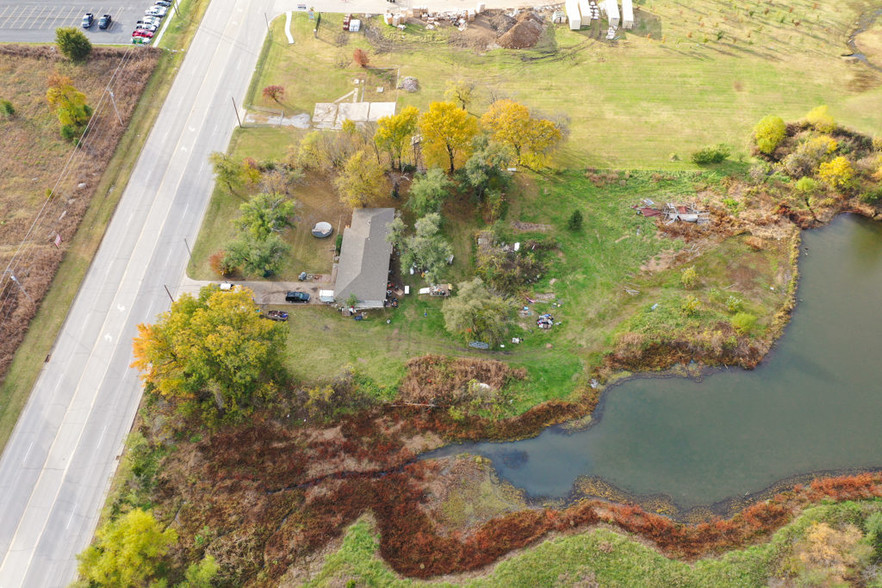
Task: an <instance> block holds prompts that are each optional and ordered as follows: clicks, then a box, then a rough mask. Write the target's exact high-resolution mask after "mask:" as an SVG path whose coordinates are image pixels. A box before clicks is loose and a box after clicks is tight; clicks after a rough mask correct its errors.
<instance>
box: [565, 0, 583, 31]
mask: <svg viewBox="0 0 882 588" xmlns="http://www.w3.org/2000/svg"><path fill="white" fill-rule="evenodd" d="M565 8H566V11H567V20H568V21H569V22H570V30H571V31H578V30H579V29H581V28H582V15H581V14H580V13H579V0H567V3H566V5H565Z"/></svg>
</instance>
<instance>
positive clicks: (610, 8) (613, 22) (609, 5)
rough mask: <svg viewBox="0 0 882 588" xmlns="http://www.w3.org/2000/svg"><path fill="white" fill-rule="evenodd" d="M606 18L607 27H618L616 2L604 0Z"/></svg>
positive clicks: (617, 4) (617, 5)
mask: <svg viewBox="0 0 882 588" xmlns="http://www.w3.org/2000/svg"><path fill="white" fill-rule="evenodd" d="M606 16H607V17H608V18H609V26H611V27H617V26H619V3H618V2H617V1H616V0H606Z"/></svg>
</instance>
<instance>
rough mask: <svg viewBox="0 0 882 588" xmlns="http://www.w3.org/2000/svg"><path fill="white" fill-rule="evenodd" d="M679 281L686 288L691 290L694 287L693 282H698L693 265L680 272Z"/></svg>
mask: <svg viewBox="0 0 882 588" xmlns="http://www.w3.org/2000/svg"><path fill="white" fill-rule="evenodd" d="M680 282H681V283H682V284H683V287H684V288H686V289H687V290H691V289H692V288H694V287H695V284H697V283H698V272H697V271H695V266H694V265H693V266H690V267H687V268H686V269H684V270H683V272H682V273H681V274H680Z"/></svg>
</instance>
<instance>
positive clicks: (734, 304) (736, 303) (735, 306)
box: [726, 296, 744, 312]
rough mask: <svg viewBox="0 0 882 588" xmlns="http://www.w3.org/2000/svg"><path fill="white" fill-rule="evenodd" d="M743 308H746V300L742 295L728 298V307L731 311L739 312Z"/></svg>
mask: <svg viewBox="0 0 882 588" xmlns="http://www.w3.org/2000/svg"><path fill="white" fill-rule="evenodd" d="M742 308H744V300H743V299H742V298H741V297H740V296H729V297H728V298H726V309H727V310H728V311H729V312H739V311H740V310H741V309H742Z"/></svg>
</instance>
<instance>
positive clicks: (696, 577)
mask: <svg viewBox="0 0 882 588" xmlns="http://www.w3.org/2000/svg"><path fill="white" fill-rule="evenodd" d="M879 508H880V503H879V501H878V500H874V501H860V502H843V503H838V504H827V505H821V506H815V507H811V508H808V509H806V510H805V511H804V512H803V513H802V514H800V515H799V516H798V517H797V518H796V519H794V520H793V521H792V522H790V523H788V524H787V525H786V526H784V527H782V528H781V529H779V530H778V531H776V532H775V534H774V535H772V537H771V538H770V539H769V541H767V542H763V543H760V544H757V545H752V546H749V547H747V548H743V549H738V550H734V551H730V552H727V553H726V554H724V555H722V556H719V557H708V558H702V559H699V560H698V561H696V562H694V563H686V562H683V561H679V560H674V559H670V558H667V557H665V556H664V555H662V554H660V553H659V552H658V551H657V550H656V549H654V548H653V547H652V546H651V545H647V544H646V543H644V542H641V541H640V540H639V539H638V538H635V537H634V536H629V535H625V534H623V533H622V532H621V531H619V530H617V529H614V528H608V527H598V528H594V529H592V530H589V531H587V532H584V533H580V534H577V535H560V536H556V537H553V538H550V539H546V540H544V541H542V542H540V543H538V544H536V545H534V546H531V547H529V548H527V549H524V550H522V551H520V552H516V553H514V554H512V555H511V556H510V557H508V558H506V560H505V561H502V562H500V563H498V564H496V565H494V566H492V567H491V568H489V569H487V570H484V571H482V572H481V573H479V574H478V577H475V575H473V574H470V575H466V576H445V577H443V578H441V579H440V581H439V580H436V581H433V582H431V585H433V586H470V587H475V588H477V587H491V586H550V585H557V586H573V585H584V584H585V583H589V584H592V585H600V586H696V587H698V586H720V587H723V586H732V587H741V586H762V585H766V584H768V583H769V582H770V581H774V580H779V581H781V580H785V581H786V580H789V581H794V580H807V579H808V577H809V576H810V574H811V573H817V569H816V568H819V567H821V566H819V565H818V562H816V561H812V560H811V559H810V558H805V557H804V552H803V551H801V549H804V547H805V543H806V538H807V537H808V535H809V533H810V532H811V531H813V530H816V529H817V528H819V526H820V525H826V526H827V527H829V528H832V529H841V528H847V526H848V525H852V526H854V527H857V528H859V529H862V532H861V534H862V535H864V538H862V541H863V542H865V543H864V544H866V542H867V541H868V538H867V537H866V534H865V533H864V531H863V529H865V527H866V524H867V521H868V520H869V519H870V517H872V516H873V514H874V513H876V512H878V511H879ZM379 545H380V540H379V535H378V531H377V527H376V524H375V522H374V521H372V520H371V519H370V518H367V517H363V518H361V519H359V520H358V521H357V522H355V523H354V524H352V525H351V526H350V527H349V528H348V529H347V530H346V533H345V535H344V536H343V539H342V543H341V545H340V547H339V549H337V550H335V551H334V552H332V553H330V554H328V555H327V556H326V557H325V558H324V561H323V562H322V565H321V567H320V568H319V570H318V572H317V573H316V574H315V575H314V577H312V578H311V579H310V580H309V582H307V583H306V585H307V586H311V587H316V588H318V587H321V586H333V585H337V584H338V583H341V582H343V581H349V582H353V583H355V584H365V585H370V586H397V587H404V586H422V585H427V584H428V583H426V582H422V581H419V580H412V579H409V578H404V577H402V576H400V575H398V574H396V573H395V572H394V571H393V570H392V569H391V568H390V567H389V566H388V564H386V563H385V562H384V561H383V560H382V559H381V558H380V557H379V555H378V554H379ZM834 549H835V548H834ZM801 554H802V555H803V558H800V557H799V556H800V555H801ZM801 559H804V560H805V561H807V562H808V565H805V566H804V567H801V566H799V565H794V560H796V561H800V560H801ZM862 567H866V568H870V566H868V565H867V561H866V559H865V560H864V561H863V562H861V565H855V564H854V563H852V569H851V570H849V571H850V572H851V574H852V575H851V577H852V578H856V577H857V576H858V575H859V574H860V571H862V570H860V568H862ZM871 570H872V568H870V571H869V573H870V574H872V571H871ZM826 571H830V568H829V567H828V568H827V570H826Z"/></svg>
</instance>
